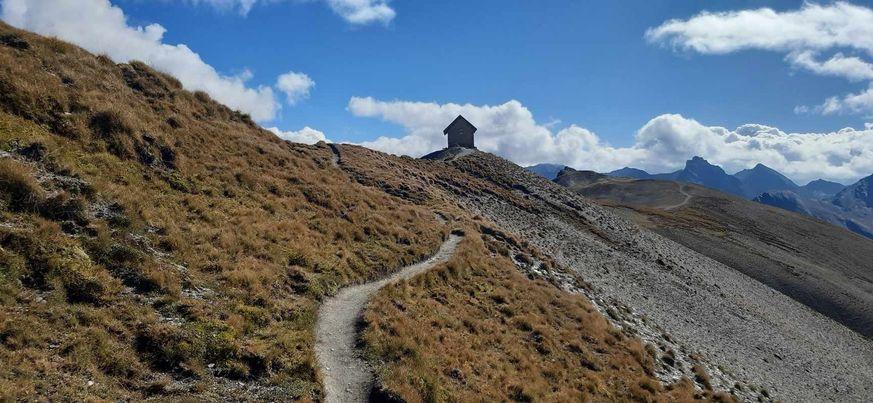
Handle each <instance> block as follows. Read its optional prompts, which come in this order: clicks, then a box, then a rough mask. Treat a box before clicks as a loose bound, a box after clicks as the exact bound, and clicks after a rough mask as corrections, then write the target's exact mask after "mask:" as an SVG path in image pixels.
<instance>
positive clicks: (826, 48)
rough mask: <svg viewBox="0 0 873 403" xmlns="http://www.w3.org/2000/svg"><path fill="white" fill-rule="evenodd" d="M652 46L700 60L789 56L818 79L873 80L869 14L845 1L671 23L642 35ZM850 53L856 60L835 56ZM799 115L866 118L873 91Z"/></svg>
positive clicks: (710, 15)
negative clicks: (758, 53)
mask: <svg viewBox="0 0 873 403" xmlns="http://www.w3.org/2000/svg"><path fill="white" fill-rule="evenodd" d="M645 37H646V39H647V40H649V41H650V42H652V43H659V44H663V45H666V46H671V47H673V48H675V49H682V50H686V51H693V52H697V53H702V54H726V53H732V52H737V51H741V50H746V49H762V50H770V51H776V52H784V53H786V54H787V56H786V61H788V62H789V63H790V64H791V65H792V66H794V67H796V68H803V69H806V70H808V71H810V72H812V73H815V74H819V75H828V76H838V77H844V78H847V79H849V80H852V81H871V80H873V63H871V62H870V61H868V60H867V59H865V58H863V57H862V56H860V54H863V55H866V56H867V57H870V56H873V10H871V9H870V8H867V7H863V6H858V5H853V4H850V3H847V2H844V1H838V2H835V3H831V4H826V5H820V4H813V3H804V4H803V6H801V7H800V9H798V10H793V11H785V12H777V11H774V10H773V9H770V8H759V9H753V10H741V11H728V12H719V13H711V12H702V13H700V14H698V15H696V16H694V17H691V18H689V19H687V20H681V19H673V20H669V21H667V22H665V23H663V24H661V25H660V26H658V27H654V28H650V29H649V30H647V31H646V34H645ZM837 50H849V51H852V52H857V53H859V55H849V56H846V55H844V54H843V53H841V52H835V53H834V54H833V55H831V56H830V57H825V59H826V60H824V61H821V60H819V55H820V54H821V53H825V52H834V51H837ZM795 111H797V112H806V111H816V112H819V113H825V114H828V113H843V112H846V113H870V112H871V111H873V90H867V91H865V92H861V93H858V94H849V95H846V96H843V97H833V98H830V99H828V100H827V101H825V102H824V103H823V104H821V105H819V106H817V107H806V106H801V107H798V108H795Z"/></svg>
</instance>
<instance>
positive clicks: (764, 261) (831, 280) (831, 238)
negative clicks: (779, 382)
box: [556, 171, 873, 337]
mask: <svg viewBox="0 0 873 403" xmlns="http://www.w3.org/2000/svg"><path fill="white" fill-rule="evenodd" d="M556 182H557V183H558V184H559V185H561V186H564V187H567V188H569V189H571V190H573V191H575V192H577V193H579V194H581V195H583V196H585V197H587V198H589V199H591V200H594V201H597V202H599V203H601V204H603V205H604V206H606V207H607V208H614V209H616V211H621V212H622V215H624V216H625V217H627V218H629V219H631V220H633V221H634V222H637V223H640V224H641V225H643V226H646V227H648V228H650V229H652V230H653V231H655V232H657V233H659V234H661V235H663V236H664V237H667V238H670V239H671V240H673V241H675V242H677V243H680V244H682V245H685V246H686V247H688V248H691V249H694V250H696V251H698V252H699V253H701V254H704V255H706V256H709V257H710V258H712V259H715V260H718V261H719V262H721V263H723V264H725V265H727V266H729V267H732V268H734V269H736V270H739V271H741V272H743V273H745V274H747V275H748V276H750V277H752V278H755V279H757V280H758V281H760V282H762V283H764V284H767V285H769V286H771V287H773V288H774V289H776V290H778V291H780V292H782V293H784V294H786V295H788V296H791V297H792V298H794V299H795V300H797V301H799V302H801V303H803V304H806V305H807V306H809V307H810V308H812V309H814V310H816V311H818V312H820V313H822V314H823V315H826V316H829V317H831V318H833V319H835V320H837V321H839V322H841V323H843V324H845V325H846V326H848V327H850V328H852V329H854V330H856V331H857V332H859V333H860V334H863V335H865V336H867V337H873V294H871V293H870V292H869V291H868V290H869V287H867V286H866V285H867V284H873V271H871V270H870V267H871V266H870V262H871V259H873V242H871V241H869V240H867V239H865V238H862V237H859V236H857V235H855V234H852V233H851V232H849V231H847V230H846V229H844V228H839V227H836V226H833V225H830V224H828V223H826V222H823V221H822V220H818V219H814V218H812V217H807V216H808V215H811V213H812V212H811V211H810V210H811V209H812V208H813V207H814V208H818V207H815V206H813V207H810V208H807V206H806V200H804V199H802V198H801V197H799V196H797V195H796V194H795V193H793V192H791V191H774V192H773V193H767V192H765V193H764V194H762V195H760V196H759V197H758V198H757V199H761V200H758V201H761V202H762V203H765V204H773V205H778V206H779V207H781V209H780V208H773V207H771V206H766V205H763V204H760V203H755V202H752V201H750V200H746V199H745V198H741V197H734V196H732V195H729V194H726V193H722V192H719V191H716V190H712V189H708V188H704V187H701V186H696V185H693V184H682V183H677V182H673V181H663V180H651V179H646V180H639V179H630V178H618V177H606V178H605V179H604V178H598V177H596V176H594V175H591V174H589V173H584V171H563V172H562V173H561V174H560V175H559V176H558V178H557V180H556ZM857 188H858V189H860V188H863V186H858V187H857ZM867 189H869V187H868V188H867ZM859 192H860V193H862V194H864V195H866V194H869V193H864V192H863V191H859ZM811 203H813V204H814V203H817V201H815V200H813V201H812V202H811ZM785 210H791V211H795V212H799V213H802V214H805V215H807V216H804V215H801V214H796V213H792V212H789V211H785ZM815 211H820V210H815ZM839 225H840V226H841V227H845V228H848V229H850V230H853V231H855V232H856V233H861V232H859V231H857V230H856V229H855V228H852V226H851V225H852V224H847V223H845V222H840V223H839ZM668 267H669V264H668ZM859 284H864V285H860V286H859Z"/></svg>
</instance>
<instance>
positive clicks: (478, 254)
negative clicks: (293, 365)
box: [363, 229, 701, 402]
mask: <svg viewBox="0 0 873 403" xmlns="http://www.w3.org/2000/svg"><path fill="white" fill-rule="evenodd" d="M467 232H468V235H472V236H468V237H467V238H466V239H465V240H464V241H463V243H462V244H461V245H460V247H459V250H458V253H457V255H456V258H454V259H452V260H451V261H450V262H448V263H446V264H445V265H443V266H442V267H440V268H438V269H436V270H433V271H431V272H429V273H427V274H425V275H422V276H419V277H418V278H416V279H414V280H412V281H410V282H406V283H400V284H397V285H394V286H390V287H388V288H386V289H385V290H384V291H383V292H381V293H380V294H379V295H378V296H377V297H376V298H375V299H374V300H373V301H372V302H371V304H370V306H369V307H368V310H367V312H366V314H365V321H366V323H367V325H368V326H367V328H366V330H365V333H364V335H363V340H364V342H365V343H366V345H367V346H368V349H369V350H368V351H369V353H370V356H371V358H372V360H373V361H374V362H377V363H379V368H380V372H379V377H380V380H381V382H382V387H383V388H384V389H385V391H386V393H388V394H390V395H393V396H394V397H399V398H401V399H403V400H406V401H410V402H420V401H427V402H433V401H509V400H513V401H631V400H633V401H683V400H694V398H695V391H694V386H693V384H691V383H690V382H689V381H687V380H686V381H683V382H681V383H679V384H676V385H670V386H668V387H665V386H663V385H662V384H661V383H660V382H659V381H658V380H657V379H655V378H654V376H653V375H652V374H653V370H654V362H653V358H652V356H651V355H650V354H649V353H648V352H647V351H646V349H645V348H644V347H643V345H642V343H641V342H640V340H638V339H635V338H629V337H627V336H626V335H624V334H623V333H622V332H621V331H619V330H617V329H616V328H614V327H612V326H611V325H610V324H609V323H608V322H607V321H606V319H605V318H604V317H603V316H602V315H600V314H599V313H598V312H597V311H596V310H595V309H594V308H593V307H592V306H591V304H590V303H589V302H588V301H587V300H586V299H585V298H584V297H582V296H579V295H572V294H568V293H565V292H562V291H560V290H558V289H557V288H556V287H555V286H553V285H551V284H549V283H546V282H543V281H541V280H531V279H528V278H527V277H526V276H524V275H522V274H521V273H520V272H519V270H518V269H517V268H516V267H515V265H514V263H513V262H512V261H511V260H510V258H509V257H508V256H504V255H502V254H501V251H506V250H507V249H506V247H505V245H502V243H501V242H500V241H498V240H496V239H495V238H492V237H488V236H482V235H481V234H479V233H478V232H476V231H475V230H472V229H468V230H467ZM483 251H490V252H493V254H492V255H489V254H488V253H483ZM698 397H701V396H698Z"/></svg>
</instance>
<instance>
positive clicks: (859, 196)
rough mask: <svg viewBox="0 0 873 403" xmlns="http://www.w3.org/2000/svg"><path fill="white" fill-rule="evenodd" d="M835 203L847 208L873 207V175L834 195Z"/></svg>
mask: <svg viewBox="0 0 873 403" xmlns="http://www.w3.org/2000/svg"><path fill="white" fill-rule="evenodd" d="M833 203H834V204H835V205H837V206H840V207H842V208H843V209H845V210H855V209H864V208H867V209H873V175H870V176H868V177H866V178H864V179H861V180H859V181H858V182H856V183H855V184H854V185H851V186H849V187H847V188H845V189H843V190H841V191H840V193H837V195H836V196H834V198H833Z"/></svg>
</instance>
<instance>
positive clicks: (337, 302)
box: [315, 235, 462, 403]
mask: <svg viewBox="0 0 873 403" xmlns="http://www.w3.org/2000/svg"><path fill="white" fill-rule="evenodd" d="M461 238H462V237H461V236H458V235H450V236H449V238H448V239H447V240H446V241H445V242H443V244H442V246H440V249H439V251H437V253H436V254H434V255H433V256H432V257H431V258H430V259H428V260H426V261H424V262H421V263H416V264H414V265H411V266H406V267H404V268H402V269H400V270H399V271H397V272H396V273H394V274H392V275H391V276H389V277H386V278H383V279H381V280H377V281H372V282H369V283H365V284H360V285H355V286H350V287H346V288H344V289H342V290H340V292H339V293H337V295H336V296H334V297H332V298H330V299H328V300H326V301H325V302H324V303H323V304H322V305H321V308H320V309H319V311H318V324H317V325H316V330H315V339H316V340H315V354H316V357H317V358H318V366H319V368H320V369H321V373H322V376H323V378H324V392H325V396H326V398H325V401H326V402H328V403H331V402H364V401H367V396H368V395H369V393H370V390H371V389H372V387H373V379H374V378H373V371H372V369H371V368H370V366H369V365H368V364H367V363H366V362H365V361H364V360H363V359H362V357H361V356H360V354H359V352H358V351H357V350H356V349H355V339H356V337H357V331H356V327H355V323H356V322H357V321H358V319H359V318H360V317H361V313H362V312H363V310H364V305H366V303H367V301H368V300H369V299H370V297H371V296H372V295H373V294H375V293H376V292H377V291H379V289H381V288H382V287H384V286H386V285H388V284H391V283H394V282H397V281H400V280H405V279H410V278H412V277H415V276H417V275H419V274H421V273H424V272H426V271H428V270H430V269H431V268H433V267H435V266H436V265H438V264H440V263H443V262H445V261H447V260H448V259H449V258H450V257H451V256H452V254H453V253H454V252H455V247H457V246H458V242H460V240H461Z"/></svg>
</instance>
